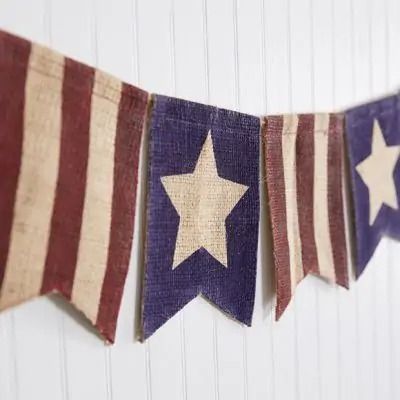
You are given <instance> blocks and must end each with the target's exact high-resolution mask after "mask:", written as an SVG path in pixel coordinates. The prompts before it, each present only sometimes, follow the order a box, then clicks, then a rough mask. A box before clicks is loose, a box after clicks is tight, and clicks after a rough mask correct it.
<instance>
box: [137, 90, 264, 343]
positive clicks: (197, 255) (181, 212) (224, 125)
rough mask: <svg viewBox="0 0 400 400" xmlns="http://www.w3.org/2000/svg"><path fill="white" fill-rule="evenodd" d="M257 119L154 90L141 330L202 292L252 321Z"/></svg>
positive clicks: (231, 312)
mask: <svg viewBox="0 0 400 400" xmlns="http://www.w3.org/2000/svg"><path fill="white" fill-rule="evenodd" d="M259 129H260V120H259V119H258V118H255V117H251V116H249V115H244V114H239V113H236V112H233V111H227V110H221V109H217V108H215V107H211V106H205V105H201V104H196V103H191V102H187V101H184V100H179V99H174V98H169V97H164V96H155V99H154V106H153V113H152V117H151V125H150V136H151V137H150V178H149V179H150V182H149V190H150V193H149V204H148V221H147V222H148V223H147V240H146V260H147V262H146V274H145V287H144V308H143V335H144V338H148V337H149V336H150V335H152V334H153V333H154V332H155V331H156V330H157V329H158V328H159V327H160V326H161V325H163V324H164V323H165V322H166V321H167V320H168V319H169V318H171V317H172V316H173V315H174V314H175V313H177V312H178V311H179V310H180V309H181V308H182V307H183V306H185V305H186V304H187V303H188V302H189V301H190V300H192V299H193V298H195V297H196V296H197V295H198V294H202V295H204V296H205V297H206V298H208V299H209V300H210V301H212V302H214V303H215V304H216V305H217V306H219V307H220V308H221V310H222V311H224V312H226V313H227V314H229V315H230V316H231V317H232V318H235V319H236V320H238V321H240V322H242V323H244V324H246V325H250V323H251V317H252V312H253V305H254V292H255V278H256V263H257V239H258V219H259V183H258V177H259Z"/></svg>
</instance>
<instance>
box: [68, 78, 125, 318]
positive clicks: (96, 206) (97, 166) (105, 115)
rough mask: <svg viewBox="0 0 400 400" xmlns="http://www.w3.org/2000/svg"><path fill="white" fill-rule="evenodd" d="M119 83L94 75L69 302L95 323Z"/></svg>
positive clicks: (106, 235) (105, 247) (107, 225)
mask: <svg viewBox="0 0 400 400" xmlns="http://www.w3.org/2000/svg"><path fill="white" fill-rule="evenodd" d="M120 96H121V83H120V81H118V80H116V79H114V78H112V77H110V76H108V75H106V74H105V73H103V72H100V71H96V76H95V83H94V88H93V95H92V104H91V119H90V145H89V161H88V169H87V178H86V180H87V185H86V194H85V202H84V209H83V220H82V228H81V238H80V243H79V250H78V260H77V266H76V270H75V278H74V285H73V289H72V298H71V300H72V302H73V304H75V305H76V306H77V308H78V309H79V310H80V311H82V312H83V313H84V314H85V315H86V316H87V317H88V318H89V319H90V320H91V321H92V322H93V323H95V322H96V318H97V313H98V308H99V302H100V295H101V290H102V286H103V280H104V276H105V273H106V268H107V256H108V244H109V236H110V225H111V211H112V210H111V207H112V194H113V172H114V145H115V134H116V127H117V118H118V108H119V101H120Z"/></svg>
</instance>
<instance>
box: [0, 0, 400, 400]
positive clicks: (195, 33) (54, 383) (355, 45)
mask: <svg viewBox="0 0 400 400" xmlns="http://www.w3.org/2000/svg"><path fill="white" fill-rule="evenodd" d="M399 21H400V1H399V0H208V1H207V0H114V1H112V2H111V1H109V0H68V1H67V0H64V1H56V0H36V1H32V0H31V1H26V0H0V28H2V29H7V30H9V31H11V32H15V33H18V34H20V35H23V36H25V37H27V38H29V39H31V40H34V41H37V42H40V43H43V44H46V45H49V46H51V47H52V48H54V49H56V50H59V51H61V52H63V53H65V54H66V55H69V56H71V57H73V58H76V59H78V60H80V61H83V62H86V63H89V64H92V65H95V66H97V67H99V68H101V69H103V70H106V71H107V72H110V73H112V74H114V75H116V76H118V77H120V78H122V79H124V80H126V81H128V82H131V83H133V84H136V85H140V86H142V87H143V88H145V89H147V90H149V91H152V92H157V93H163V94H169V95H175V96H179V97H183V98H186V99H189V100H195V101H199V102H205V103H211V104H215V105H219V106H221V107H228V108H232V109H237V110H240V111H243V112H248V113H252V114H256V115H257V114H265V113H269V114H272V113H282V112H291V111H293V112H301V111H303V112H307V111H312V110H317V111H329V110H336V109H337V110H340V109H341V108H343V107H346V106H349V105H352V104H357V103H359V102H363V101H366V100H368V99H370V98H374V97H377V96H380V95H382V94H384V93H387V92H388V91H394V90H396V89H397V88H398V86H399V85H400V52H399V44H400V23H399ZM0 90H1V88H0ZM142 200H143V198H142ZM264 200H265V199H264ZM265 218H266V214H265V210H264V211H263V213H262V219H263V223H262V224H261V228H260V246H259V247H260V249H259V256H260V257H259V265H258V279H257V294H256V306H255V312H254V323H253V327H252V328H244V327H242V326H240V325H239V324H237V323H235V322H232V321H231V320H229V319H228V318H225V317H224V316H223V315H222V314H221V313H220V312H219V311H218V310H217V309H215V308H213V307H212V306H211V305H209V304H208V303H206V302H205V301H204V300H202V299H196V300H195V301H193V302H192V303H190V304H189V305H188V306H187V307H186V308H185V309H184V310H183V311H182V312H181V313H180V314H178V315H176V316H175V317H174V318H173V319H172V320H170V321H169V322H168V323H167V324H166V325H165V326H164V327H163V328H162V329H160V330H159V331H158V332H157V333H156V334H155V335H154V336H153V337H152V338H151V339H150V340H148V341H147V342H146V343H145V344H141V343H138V342H135V341H134V340H133V337H134V319H135V318H136V317H137V307H138V293H139V284H140V282H139V278H138V277H139V276H140V272H139V270H140V268H142V266H141V265H140V264H139V260H140V251H139V249H140V245H139V243H140V240H139V226H138V225H139V223H140V222H141V221H142V216H141V215H140V212H139V215H138V218H137V224H136V225H137V226H136V236H135V241H134V249H133V254H132V261H131V268H130V272H129V275H128V279H127V283H126V287H125V294H124V298H123V304H122V310H121V314H120V319H119V326H118V332H117V341H116V344H115V345H114V346H112V347H110V346H105V345H104V344H103V343H102V342H101V341H100V340H99V339H98V338H97V337H96V336H95V335H93V333H92V332H91V331H90V330H89V329H87V327H86V326H84V324H82V323H81V322H79V318H77V315H76V313H74V312H73V311H71V310H70V309H69V307H65V305H63V303H62V302H59V301H54V300H53V299H48V298H41V299H38V300H35V301H32V302H30V303H27V304H25V305H23V306H20V307H18V308H15V309H13V310H10V311H7V312H4V313H2V314H1V315H0V399H1V400H28V399H29V400H30V399H41V400H81V399H96V400H125V399H126V400H128V399H132V400H133V399H135V400H136V399H145V400H165V399H171V400H172V399H173V400H186V399H189V400H196V399H198V400H200V399H201V400H203V399H207V400H209V399H215V400H236V399H238V400H239V399H240V400H256V399H257V400H258V399H266V400H292V399H293V400H294V399H296V400H297V399H299V400H300V399H301V400H303V399H304V400H314V399H319V400H373V399H374V400H397V399H400V379H399V376H400V265H397V264H398V263H399V262H400V261H398V260H399V259H400V258H399V257H400V244H398V243H396V242H394V241H390V240H384V241H382V242H381V244H380V247H379V248H378V249H377V251H376V253H375V256H374V258H373V259H372V260H371V262H370V264H369V266H368V268H367V270H366V271H365V273H364V275H363V276H362V277H361V279H360V280H359V281H358V282H354V281H353V282H352V285H351V290H350V291H346V290H344V289H341V288H337V287H330V286H328V285H327V284H325V283H324V282H322V281H321V280H319V279H317V278H314V277H307V278H306V279H305V280H304V281H303V282H302V283H301V284H300V285H299V287H298V289H297V292H296V296H295V301H293V302H292V304H291V305H290V307H289V309H288V310H287V311H286V313H285V314H284V316H283V317H282V319H281V320H280V321H279V322H278V323H276V322H275V321H274V316H273V308H274V302H275V299H274V291H273V283H272V279H273V274H272V268H273V267H272V262H271V243H270V241H271V238H270V233H269V226H268V223H266V222H265V221H264V220H265ZM0 223H1V222H0Z"/></svg>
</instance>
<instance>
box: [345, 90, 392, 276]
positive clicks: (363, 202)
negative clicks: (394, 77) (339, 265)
mask: <svg viewBox="0 0 400 400" xmlns="http://www.w3.org/2000/svg"><path fill="white" fill-rule="evenodd" d="M346 130H347V140H348V144H349V157H350V168H351V177H352V189H353V197H354V208H355V227H356V229H355V231H356V240H357V264H356V273H357V277H358V276H360V275H361V273H362V272H363V271H364V269H365V267H366V265H367V263H368V261H369V260H370V258H371V257H372V255H373V254H374V251H375V249H376V247H377V246H378V243H379V242H380V240H381V238H382V237H383V236H390V237H392V238H394V239H397V240H400V211H399V200H398V199H399V193H400V168H399V163H398V160H399V155H400V106H399V98H398V97H397V96H391V97H387V98H384V99H382V100H379V101H375V102H373V103H369V104H366V105H363V106H359V107H356V108H353V109H351V110H349V111H348V112H347V113H346Z"/></svg>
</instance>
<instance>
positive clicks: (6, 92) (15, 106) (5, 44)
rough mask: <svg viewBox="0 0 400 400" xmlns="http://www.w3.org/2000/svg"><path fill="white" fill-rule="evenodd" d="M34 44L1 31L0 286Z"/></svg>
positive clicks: (18, 165) (16, 182)
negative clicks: (27, 81)
mask: <svg viewBox="0 0 400 400" xmlns="http://www.w3.org/2000/svg"><path fill="white" fill-rule="evenodd" d="M30 51H31V44H30V43H29V42H27V41H25V40H23V39H20V38H17V37H15V36H11V35H9V34H7V33H5V32H0V221H1V222H0V287H1V284H2V282H3V278H4V272H5V267H6V263H7V256H8V248H9V242H10V235H11V228H12V221H13V210H14V203H15V196H16V191H17V185H18V176H19V171H20V166H21V152H22V142H23V130H24V126H23V125H24V105H25V82H26V75H27V69H28V62H29V55H30Z"/></svg>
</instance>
